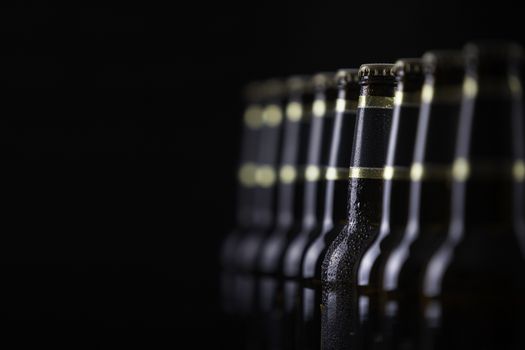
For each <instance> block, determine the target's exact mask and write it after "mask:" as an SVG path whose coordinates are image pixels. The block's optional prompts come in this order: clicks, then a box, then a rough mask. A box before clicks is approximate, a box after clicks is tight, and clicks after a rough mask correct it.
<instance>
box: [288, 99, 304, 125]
mask: <svg viewBox="0 0 525 350" xmlns="http://www.w3.org/2000/svg"><path fill="white" fill-rule="evenodd" d="M286 117H287V118H288V120H290V121H292V122H298V121H299V120H301V118H302V117H303V105H302V104H300V103H299V102H290V103H288V105H287V106H286Z"/></svg>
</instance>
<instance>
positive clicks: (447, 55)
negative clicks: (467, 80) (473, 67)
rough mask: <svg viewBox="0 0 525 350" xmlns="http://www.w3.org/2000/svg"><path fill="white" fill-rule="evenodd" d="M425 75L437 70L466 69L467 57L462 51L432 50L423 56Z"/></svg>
mask: <svg viewBox="0 0 525 350" xmlns="http://www.w3.org/2000/svg"><path fill="white" fill-rule="evenodd" d="M422 60H423V66H424V71H425V73H434V72H435V71H436V70H442V69H445V70H448V69H464V68H465V55H464V54H463V52H462V51H460V50H432V51H428V52H426V53H425V54H424V55H423V58H422Z"/></svg>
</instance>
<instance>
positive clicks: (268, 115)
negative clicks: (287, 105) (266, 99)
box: [263, 104, 283, 127]
mask: <svg viewBox="0 0 525 350" xmlns="http://www.w3.org/2000/svg"><path fill="white" fill-rule="evenodd" d="M282 120H283V111H282V109H281V107H279V106H278V105H275V104H270V105H268V106H266V107H265V108H264V111H263V121H264V124H266V125H267V126H269V127H275V126H278V125H279V124H281V122H282Z"/></svg>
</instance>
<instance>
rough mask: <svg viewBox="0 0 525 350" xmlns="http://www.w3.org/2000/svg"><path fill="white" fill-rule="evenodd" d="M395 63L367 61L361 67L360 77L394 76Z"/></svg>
mask: <svg viewBox="0 0 525 350" xmlns="http://www.w3.org/2000/svg"><path fill="white" fill-rule="evenodd" d="M393 67H394V65H393V64H390V63H367V64H363V65H361V67H359V73H358V75H359V79H369V78H375V77H378V78H379V77H386V78H388V77H394V72H392V68H393Z"/></svg>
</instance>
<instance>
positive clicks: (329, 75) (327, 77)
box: [312, 72, 337, 89]
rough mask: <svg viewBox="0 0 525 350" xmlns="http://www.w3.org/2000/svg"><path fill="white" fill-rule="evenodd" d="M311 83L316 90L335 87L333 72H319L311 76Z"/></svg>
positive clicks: (335, 81)
mask: <svg viewBox="0 0 525 350" xmlns="http://www.w3.org/2000/svg"><path fill="white" fill-rule="evenodd" d="M312 83H313V85H314V87H315V88H316V89H327V88H331V87H336V86H337V80H336V74H335V73H334V72H320V73H317V74H315V75H314V76H313V78H312Z"/></svg>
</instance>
